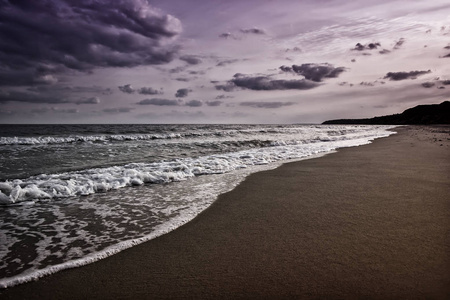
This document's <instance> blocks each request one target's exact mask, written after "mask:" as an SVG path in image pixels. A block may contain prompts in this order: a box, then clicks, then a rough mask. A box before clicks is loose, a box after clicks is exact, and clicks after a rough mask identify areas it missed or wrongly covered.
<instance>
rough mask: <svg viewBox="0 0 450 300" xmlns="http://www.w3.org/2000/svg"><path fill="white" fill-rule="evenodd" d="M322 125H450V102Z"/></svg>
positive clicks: (326, 122) (334, 121)
mask: <svg viewBox="0 0 450 300" xmlns="http://www.w3.org/2000/svg"><path fill="white" fill-rule="evenodd" d="M322 124H371V125H429V124H450V101H445V102H442V103H441V104H430V105H418V106H416V107H413V108H409V109H407V110H405V111H404V112H402V113H401V114H395V115H388V116H382V117H375V118H370V119H339V120H329V121H325V122H323V123H322Z"/></svg>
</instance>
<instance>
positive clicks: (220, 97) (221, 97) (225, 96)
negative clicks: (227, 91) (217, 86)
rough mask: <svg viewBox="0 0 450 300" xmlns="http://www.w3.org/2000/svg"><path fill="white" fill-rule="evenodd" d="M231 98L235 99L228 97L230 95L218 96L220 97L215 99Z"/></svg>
mask: <svg viewBox="0 0 450 300" xmlns="http://www.w3.org/2000/svg"><path fill="white" fill-rule="evenodd" d="M229 98H234V97H233V96H228V95H218V96H216V98H215V99H229Z"/></svg>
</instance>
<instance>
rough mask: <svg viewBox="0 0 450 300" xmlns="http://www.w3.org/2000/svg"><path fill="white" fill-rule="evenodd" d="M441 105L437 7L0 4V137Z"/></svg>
mask: <svg viewBox="0 0 450 300" xmlns="http://www.w3.org/2000/svg"><path fill="white" fill-rule="evenodd" d="M449 98H450V3H449V2H448V0H433V1H429V0H398V1H395V0H390V1H386V0H364V1H354V0H352V1H349V0H148V1H147V0H109V1H108V0H40V1H29V0H9V1H8V0H0V123H21V124H37V123H40V124H43V123H50V124H58V123H87V124H93V123H155V124H156V123H159V124H163V123H195V124H200V123H273V124H284V123H321V122H323V121H325V120H329V119H337V118H365V117H373V116H381V115H386V114H394V113H400V112H402V111H403V110H405V109H407V108H410V107H413V106H416V105H419V104H432V103H441V102H443V101H445V100H449Z"/></svg>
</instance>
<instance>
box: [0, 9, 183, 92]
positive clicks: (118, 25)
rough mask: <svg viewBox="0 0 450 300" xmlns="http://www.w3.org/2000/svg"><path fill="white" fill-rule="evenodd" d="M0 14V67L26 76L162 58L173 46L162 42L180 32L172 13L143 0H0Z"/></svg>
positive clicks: (173, 51)
mask: <svg viewBox="0 0 450 300" xmlns="http://www.w3.org/2000/svg"><path fill="white" fill-rule="evenodd" d="M0 20H1V23H0V61H1V62H2V66H1V72H0V73H4V72H11V71H12V70H21V71H23V72H27V73H28V75H29V76H28V81H32V80H30V77H31V78H35V79H34V81H36V80H37V81H39V78H42V76H45V75H48V74H49V73H56V72H58V71H61V70H67V69H72V70H79V71H89V70H92V69H94V68H96V67H134V66H138V65H150V64H162V63H167V62H169V61H171V60H172V59H173V58H174V57H175V55H176V52H177V51H178V49H177V47H174V46H163V43H162V42H163V41H165V40H168V39H170V38H173V37H175V36H176V35H178V34H179V33H180V32H181V24H180V22H179V20H178V19H176V18H175V17H172V16H170V15H165V14H162V13H161V12H159V11H158V10H156V9H155V8H153V7H152V6H150V4H149V3H148V2H147V1H144V0H130V1H107V0H97V1H90V0H59V1H57V0H40V1H1V2H0ZM43 69H46V70H43ZM36 72H44V74H38V75H40V76H36ZM45 73H47V74H45ZM42 80H43V81H44V83H45V82H47V81H52V80H51V78H48V77H43V78H42ZM20 83H21V82H20V80H19V81H18V82H17V83H16V85H18V84H20ZM23 84H29V83H28V82H23Z"/></svg>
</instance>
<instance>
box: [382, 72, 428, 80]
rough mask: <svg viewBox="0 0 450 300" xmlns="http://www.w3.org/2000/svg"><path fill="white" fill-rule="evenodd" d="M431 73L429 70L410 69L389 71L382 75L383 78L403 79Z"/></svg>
mask: <svg viewBox="0 0 450 300" xmlns="http://www.w3.org/2000/svg"><path fill="white" fill-rule="evenodd" d="M428 73H431V71H430V70H428V71H410V72H389V73H387V74H386V76H384V78H389V79H390V80H395V81H398V80H404V79H408V78H411V79H416V78H417V76H420V75H424V74H428Z"/></svg>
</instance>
